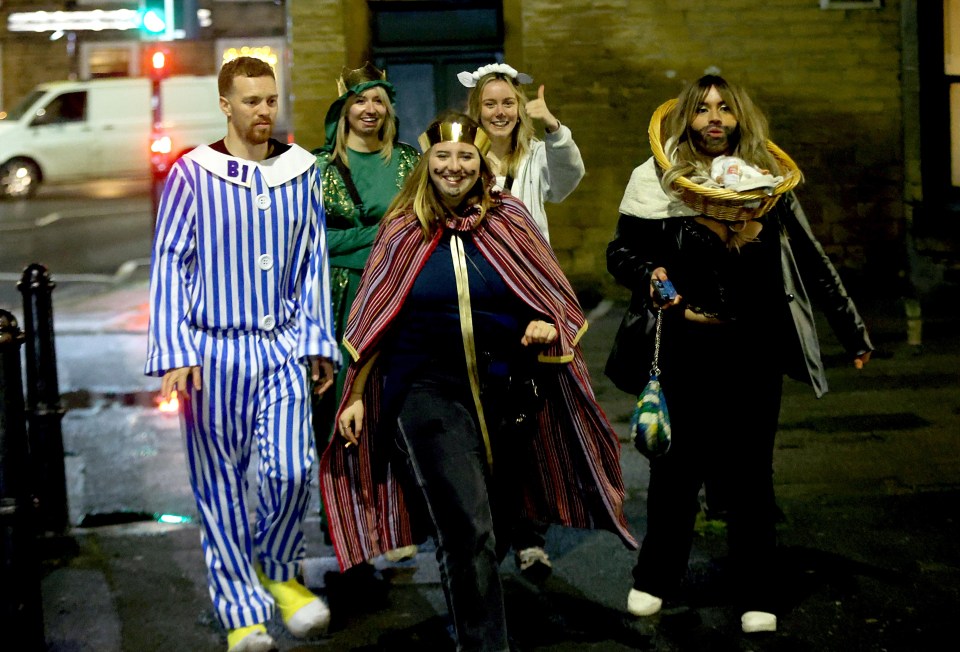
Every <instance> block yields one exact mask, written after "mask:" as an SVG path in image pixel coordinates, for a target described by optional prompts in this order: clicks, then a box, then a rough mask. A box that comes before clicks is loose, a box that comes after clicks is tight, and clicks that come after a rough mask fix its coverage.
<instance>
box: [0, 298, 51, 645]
mask: <svg viewBox="0 0 960 652" xmlns="http://www.w3.org/2000/svg"><path fill="white" fill-rule="evenodd" d="M21 344H23V333H22V332H21V331H20V328H19V327H18V325H17V320H16V318H15V317H14V316H13V315H12V314H10V313H9V312H7V311H6V310H0V626H2V627H3V631H6V632H10V631H16V632H18V634H17V636H18V638H19V636H21V635H22V636H23V641H24V643H23V646H24V649H26V650H44V649H46V644H45V642H44V634H43V601H42V595H41V591H40V566H39V562H38V561H37V555H36V545H35V538H36V526H35V520H34V517H35V508H34V503H33V496H32V492H31V490H30V486H29V483H28V478H27V473H28V469H29V464H28V462H27V457H28V449H27V427H26V419H25V416H24V412H25V408H24V404H23V382H22V380H21V375H20V374H21V367H20V346H21Z"/></svg>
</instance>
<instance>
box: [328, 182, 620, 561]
mask: <svg viewBox="0 0 960 652" xmlns="http://www.w3.org/2000/svg"><path fill="white" fill-rule="evenodd" d="M445 228H453V229H456V230H459V231H472V232H473V241H474V242H475V243H476V246H477V249H478V250H479V251H480V252H481V254H482V255H483V256H484V257H485V258H486V259H487V260H488V261H489V262H490V264H491V265H492V266H493V267H494V269H496V270H497V272H499V274H500V275H501V276H502V277H503V279H504V281H505V282H506V284H507V285H508V286H509V287H510V289H511V290H512V291H513V292H515V293H516V295H517V296H518V297H519V298H520V299H521V300H523V301H524V302H525V303H526V304H527V305H529V306H530V307H531V308H532V309H533V310H535V311H537V312H538V313H540V314H542V315H544V316H545V319H548V320H552V322H553V323H554V324H555V325H556V326H557V330H558V334H559V337H558V339H557V341H556V342H555V343H554V344H552V345H551V346H550V347H547V348H546V349H545V350H544V351H543V352H542V353H541V355H540V360H541V361H542V362H548V363H555V364H553V365H546V366H547V368H548V369H552V370H553V373H555V374H556V377H555V379H550V380H554V381H555V382H547V383H545V385H546V386H548V387H551V388H553V389H554V391H555V392H556V393H555V394H554V395H549V396H548V397H547V401H546V404H545V406H544V408H543V409H542V410H541V412H540V413H539V414H538V415H537V426H538V427H537V436H536V437H535V438H534V445H533V446H532V447H531V448H532V450H531V452H530V456H531V457H530V460H529V469H530V473H529V476H528V477H527V478H526V481H525V483H524V484H525V487H524V510H525V513H526V515H527V516H529V517H531V518H534V519H537V520H539V521H543V522H549V523H557V524H560V525H564V526H568V527H577V528H593V529H606V530H610V531H612V532H614V533H616V534H617V535H619V536H620V538H621V539H622V540H623V541H624V543H625V544H626V545H627V546H628V547H630V548H636V546H637V543H636V540H635V539H634V537H633V535H632V534H631V533H630V531H629V529H628V527H627V523H626V519H625V518H624V515H623V478H622V476H621V471H620V442H619V440H618V438H617V435H616V433H615V432H614V430H613V428H612V427H611V426H610V423H609V421H608V420H607V417H606V415H605V414H604V413H603V410H602V409H601V408H600V406H599V405H598V404H597V401H596V399H595V398H594V394H593V389H592V387H591V385H590V376H589V373H588V371H587V366H586V364H585V362H584V360H583V355H582V352H581V350H580V347H579V345H578V341H579V339H580V337H581V336H582V335H583V333H584V332H585V331H586V329H587V323H586V318H585V317H584V314H583V311H582V310H581V308H580V305H579V302H578V301H577V298H576V295H575V294H574V291H573V288H572V287H571V286H570V283H569V281H568V280H567V278H566V276H565V275H564V273H563V271H562V270H561V269H560V266H559V264H558V263H557V259H556V257H555V256H554V254H553V251H552V249H550V246H549V245H548V244H547V243H546V241H545V240H544V239H543V237H542V236H541V235H540V232H539V231H538V230H537V228H536V226H535V225H534V223H533V220H532V219H531V218H530V215H529V213H528V212H527V209H526V207H524V205H523V204H522V203H521V202H520V201H519V200H517V199H516V198H514V197H511V196H509V195H506V194H504V195H503V196H502V197H501V198H500V202H499V203H498V204H497V205H495V206H494V207H492V208H491V209H490V210H489V211H488V212H487V215H486V216H485V217H484V218H483V219H482V220H481V221H479V223H478V221H477V212H476V211H472V212H468V214H467V215H466V216H464V217H462V218H459V219H457V220H450V221H448V223H447V224H446V225H445ZM441 237H442V229H438V231H437V233H435V234H434V235H433V236H432V237H431V238H430V239H429V240H426V241H425V240H424V238H423V233H422V231H421V229H420V224H419V222H418V221H417V219H416V217H415V216H414V215H413V214H409V215H406V216H403V217H398V218H395V219H393V220H391V221H389V222H386V223H384V224H383V226H382V227H381V229H380V232H379V233H378V234H377V239H376V241H375V242H374V244H373V249H372V251H371V255H370V258H369V259H368V261H367V265H366V267H365V268H364V271H363V278H362V280H361V282H360V287H359V290H358V292H357V299H356V301H355V302H354V304H353V306H352V308H351V310H350V318H349V322H348V324H347V329H346V333H345V338H344V339H345V340H346V345H347V349H348V350H350V352H351V355H352V356H353V358H354V361H353V363H352V364H351V368H350V370H349V371H348V374H347V380H346V384H345V386H344V389H343V396H344V397H345V398H346V397H349V395H350V389H351V387H352V386H353V383H354V380H355V378H356V375H357V372H358V370H359V369H360V368H362V367H363V365H364V364H366V362H367V361H368V360H369V359H370V356H372V355H373V354H374V353H375V352H376V350H377V343H378V342H379V341H380V340H381V338H382V337H383V336H384V334H385V333H386V332H387V331H388V330H389V328H390V326H391V324H392V323H393V320H394V318H395V317H396V316H397V314H398V312H399V311H400V308H401V307H402V306H403V302H404V300H405V299H406V297H407V295H408V293H409V292H410V288H411V287H412V286H413V283H414V281H415V280H416V277H417V274H418V273H419V271H420V269H421V268H422V267H423V265H424V263H425V262H426V260H427V258H429V257H430V254H431V253H432V252H433V250H434V248H435V247H436V246H437V243H438V242H439V240H440V238H441ZM379 389H380V375H379V373H378V370H377V367H376V362H374V366H373V368H372V369H371V372H370V375H369V376H368V378H367V383H366V386H365V390H364V424H363V431H362V435H361V437H360V445H359V446H356V447H354V446H351V447H350V448H345V447H344V446H343V442H344V440H343V439H342V438H340V437H339V436H338V435H336V436H334V437H333V438H332V439H331V442H330V445H329V446H328V447H327V449H326V451H325V452H324V454H323V456H322V458H321V462H320V487H321V491H322V494H323V501H324V505H325V507H326V513H327V518H328V525H329V530H330V537H331V539H332V540H333V544H334V549H335V550H336V554H337V559H338V560H339V562H340V566H341V568H344V569H346V568H349V567H350V566H353V565H354V564H358V563H360V562H362V561H364V560H366V559H371V558H373V557H376V556H377V555H380V554H382V553H384V552H386V551H387V550H391V549H394V548H398V547H400V546H403V545H407V544H410V543H414V541H413V540H412V534H411V528H410V518H409V514H408V512H407V509H406V505H405V503H404V500H403V491H402V489H401V487H400V486H399V483H398V475H397V473H395V471H394V469H393V468H391V463H392V462H393V460H392V459H391V455H389V451H390V450H391V449H392V448H393V436H394V435H393V432H392V431H390V432H387V431H386V430H384V432H383V433H380V432H378V428H379V425H380V424H379V423H378V416H379V411H378V404H379ZM340 409H341V410H342V409H343V402H341V405H340Z"/></svg>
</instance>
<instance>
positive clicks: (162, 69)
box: [146, 49, 170, 79]
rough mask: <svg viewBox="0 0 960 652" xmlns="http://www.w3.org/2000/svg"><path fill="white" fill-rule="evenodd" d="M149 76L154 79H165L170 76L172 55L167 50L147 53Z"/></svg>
mask: <svg viewBox="0 0 960 652" xmlns="http://www.w3.org/2000/svg"><path fill="white" fill-rule="evenodd" d="M146 68H147V74H148V75H149V76H150V77H151V78H153V79H164V78H165V77H168V76H169V75H170V55H169V54H168V53H167V52H166V50H159V49H158V50H153V51H152V52H148V53H147V62H146Z"/></svg>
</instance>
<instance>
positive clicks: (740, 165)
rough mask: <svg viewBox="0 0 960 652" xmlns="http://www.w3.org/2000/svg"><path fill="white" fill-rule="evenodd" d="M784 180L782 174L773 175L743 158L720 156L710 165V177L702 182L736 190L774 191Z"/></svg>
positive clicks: (710, 185)
mask: <svg viewBox="0 0 960 652" xmlns="http://www.w3.org/2000/svg"><path fill="white" fill-rule="evenodd" d="M782 181H783V177H782V176H773V175H772V174H770V172H769V170H759V169H757V168H755V167H753V166H752V165H750V164H749V163H747V162H746V161H744V160H743V159H742V158H737V157H736V156H718V157H716V158H715V159H713V163H712V164H711V165H710V178H709V179H704V180H703V181H701V182H700V183H701V184H702V185H705V186H709V187H722V188H726V189H727V190H733V191H734V192H745V191H747V190H765V191H767V192H768V193H772V192H773V189H774V188H776V187H777V186H778V185H779V184H780V183H781V182H782Z"/></svg>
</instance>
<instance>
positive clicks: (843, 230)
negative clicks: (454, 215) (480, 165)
mask: <svg viewBox="0 0 960 652" xmlns="http://www.w3.org/2000/svg"><path fill="white" fill-rule="evenodd" d="M900 3H901V0H888V1H887V2H885V3H884V7H883V8H882V9H879V10H856V11H836V10H833V11H824V10H821V9H820V8H819V3H817V2H816V1H815V0H765V1H763V2H757V1H756V0H727V1H726V2H723V3H712V4H707V3H703V2H702V1H700V0H671V1H670V2H661V1H660V0H594V1H593V2H590V3H582V2H564V3H557V2H556V1H555V0H505V2H504V16H505V21H506V37H507V42H506V44H505V51H506V55H507V61H508V62H509V63H513V64H514V65H517V66H518V67H520V68H521V69H522V70H524V71H525V72H528V73H529V74H531V75H532V76H533V77H534V78H535V80H536V84H539V83H543V84H544V85H545V86H546V99H547V102H548V104H549V106H550V108H551V110H552V111H554V113H555V114H556V115H557V116H558V117H559V118H560V119H561V120H562V121H563V122H564V124H566V125H568V126H569V127H570V128H571V129H572V130H573V133H574V136H575V139H576V141H577V143H578V145H579V146H580V149H581V151H582V152H583V156H584V160H585V163H586V167H587V176H586V178H585V179H584V180H583V182H582V183H581V185H580V187H579V188H578V189H577V191H576V192H574V194H573V195H571V196H570V197H569V198H568V199H567V200H566V201H565V202H564V203H563V204H559V205H557V204H549V205H548V206H547V210H548V213H549V215H550V222H551V239H552V241H553V245H554V249H555V250H556V251H557V254H558V256H559V258H560V261H561V264H562V265H563V267H564V269H565V270H566V271H567V273H568V274H569V275H570V277H571V278H572V279H573V280H574V282H575V284H576V285H577V286H578V287H589V286H591V285H592V286H597V284H598V283H599V284H600V286H601V287H603V288H604V289H605V291H611V290H612V289H613V286H612V281H611V279H610V278H609V276H608V275H607V274H606V269H605V259H604V253H605V248H606V244H607V242H608V241H609V240H610V238H611V237H612V235H613V231H614V228H615V225H616V219H617V208H618V206H619V203H620V198H621V196H622V193H623V188H624V186H625V185H626V182H627V180H628V178H629V176H630V172H631V170H632V169H633V168H634V167H635V166H636V165H638V164H640V163H641V162H643V160H644V159H646V158H647V157H648V156H649V155H650V149H649V144H648V141H647V136H646V133H647V124H648V122H649V118H650V114H651V113H652V112H653V110H654V109H655V108H656V107H657V106H658V105H659V104H660V103H661V102H663V101H664V100H666V99H668V98H670V97H674V96H676V95H677V93H678V92H679V91H680V89H681V88H682V87H683V85H684V84H685V83H686V82H687V81H691V80H694V79H696V78H697V77H699V76H700V75H701V74H703V72H704V71H705V70H706V69H707V68H708V67H711V66H715V67H717V68H719V69H720V71H721V73H722V74H723V75H725V76H726V77H728V78H729V79H730V80H731V81H735V82H738V83H740V84H741V85H743V86H745V87H746V88H747V89H748V90H749V91H750V93H751V95H752V96H753V98H754V99H755V100H756V102H757V104H758V105H759V106H760V107H761V108H762V109H763V110H764V111H765V112H766V113H767V115H768V117H769V118H770V123H771V130H772V137H773V140H774V141H775V142H776V143H777V144H778V145H780V147H782V148H783V149H784V150H785V151H787V152H788V153H789V154H790V155H791V157H792V158H794V160H796V161H797V164H798V165H799V166H800V168H801V169H802V170H803V171H804V173H805V175H806V182H805V183H804V184H803V185H801V186H800V187H799V189H798V191H797V194H798V196H799V197H800V200H801V202H802V203H803V205H804V207H805V209H806V211H807V213H808V214H809V216H810V218H811V221H812V222H813V226H814V230H815V232H816V234H817V236H818V237H819V238H820V239H821V241H822V242H823V244H824V246H825V248H826V249H827V252H828V253H829V254H830V255H831V256H832V257H833V258H834V260H835V261H836V262H837V263H838V265H839V266H840V267H841V268H844V269H846V270H847V271H848V272H853V273H860V274H868V273H870V272H871V271H872V270H873V269H880V270H887V271H889V270H890V268H891V264H890V256H891V255H894V256H897V255H899V250H900V247H901V244H900V243H901V240H902V238H901V235H902V234H901V231H902V229H903V206H902V201H901V195H902V188H903V166H904V162H903V155H902V150H903V148H902V142H901V133H902V116H901V98H900V94H901V85H900V82H899V75H900V13H901V12H900ZM354 4H359V3H351V2H347V1H346V0H322V1H319V2H314V1H307V0H290V7H289V10H290V14H291V17H292V24H293V26H294V27H293V34H292V43H293V52H294V66H293V77H294V89H295V91H296V100H295V129H296V135H297V140H298V141H299V142H305V143H307V144H311V143H314V142H319V140H320V139H321V138H322V136H321V135H320V134H321V132H322V115H323V113H324V111H325V110H326V108H327V106H329V104H330V102H331V101H332V100H333V99H334V97H335V91H334V90H333V88H332V81H331V80H333V79H334V78H335V77H336V76H337V75H338V74H339V70H340V66H341V65H343V64H346V63H349V64H350V65H359V63H361V62H360V60H359V58H357V55H356V54H355V53H356V52H357V51H358V48H357V46H356V43H354V42H353V41H354V40H355V39H357V38H362V35H360V34H358V33H357V32H354V33H353V34H352V35H351V38H350V39H348V40H349V41H350V43H347V44H345V41H344V39H345V35H346V34H347V27H345V25H347V24H348V23H349V17H348V16H345V13H344V12H347V11H350V9H349V8H348V7H349V6H352V5H354ZM558 4H560V5H562V7H560V8H558ZM348 45H350V46H351V49H352V52H351V53H350V54H347V53H346V47H347V46H348ZM345 57H347V58H351V59H353V58H357V60H356V61H354V60H350V61H347V60H346V59H345ZM534 92H535V90H534Z"/></svg>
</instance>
